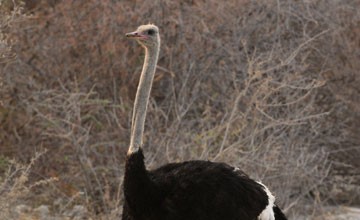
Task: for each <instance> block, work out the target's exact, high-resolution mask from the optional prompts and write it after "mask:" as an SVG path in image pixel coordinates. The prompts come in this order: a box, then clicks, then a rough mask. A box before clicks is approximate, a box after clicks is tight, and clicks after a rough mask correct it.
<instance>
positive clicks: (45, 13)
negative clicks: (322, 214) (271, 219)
mask: <svg viewBox="0 0 360 220" xmlns="http://www.w3.org/2000/svg"><path fill="white" fill-rule="evenodd" d="M31 2H36V1H31ZM357 6H358V5H357V2H356V1H350V0H348V1H343V2H341V3H340V2H338V1H335V0H332V1H325V0H319V1H312V2H303V1H295V0H281V1H265V0H257V1H255V0H254V1H249V0H243V1H236V0H229V1H216V0H211V1H200V0H199V1H196V0H194V1H167V0H157V1H150V0H149V1H111V0H104V1H96V0H90V1H85V0H67V1H39V2H38V3H37V4H35V5H32V6H31V7H30V6H29V8H27V13H25V14H17V15H16V16H14V17H12V20H11V21H8V20H7V22H6V25H2V29H3V31H4V32H3V33H4V34H5V35H4V37H3V39H4V40H5V42H6V43H4V44H2V45H6V48H7V50H8V51H11V53H9V54H16V56H15V57H14V56H7V58H6V61H7V62H2V63H1V64H0V65H1V71H0V79H1V80H2V82H1V83H0V97H1V103H0V104H1V105H0V138H1V139H0V151H1V153H2V154H4V155H6V156H8V157H15V158H17V159H19V160H23V161H28V160H30V158H31V157H32V156H33V155H34V152H36V151H39V150H42V149H47V150H48V152H47V153H46V155H44V156H43V157H41V158H40V161H39V163H38V165H37V166H36V167H35V168H34V169H35V171H34V172H36V173H37V174H38V175H32V178H33V179H34V180H37V179H39V178H40V179H41V178H44V177H53V176H56V177H58V178H59V179H60V180H59V182H58V184H57V186H56V188H55V187H54V188H52V189H48V190H47V191H46V195H47V196H46V199H45V200H46V201H48V202H51V201H53V200H54V199H55V198H57V197H61V198H63V200H64V201H66V202H68V201H71V202H73V197H75V196H76V198H77V199H78V200H76V201H75V202H80V203H86V204H88V205H89V206H93V207H96V208H97V210H98V211H99V212H106V213H109V212H110V209H114V207H118V206H119V203H121V187H120V186H119V185H121V184H119V182H120V180H121V176H122V172H123V169H122V168H123V167H122V164H123V159H124V156H125V151H126V150H127V147H128V140H129V137H128V135H129V127H130V119H131V118H130V115H131V109H132V100H133V98H134V96H135V91H136V86H137V81H138V78H139V74H140V71H141V67H142V62H143V60H142V58H143V51H142V48H140V47H139V46H138V45H136V44H135V43H133V42H129V41H127V40H126V39H125V38H124V37H123V36H124V33H126V32H128V31H132V30H133V29H134V28H135V27H137V26H138V25H140V24H143V23H148V22H151V23H155V24H156V25H158V26H159V28H160V30H161V38H162V47H161V54H160V60H159V64H158V69H157V75H156V76H155V81H154V88H153V91H152V98H151V101H150V106H149V111H148V118H147V122H146V123H147V124H146V129H145V131H146V134H145V151H146V154H147V157H146V158H147V163H148V165H149V167H152V168H155V167H158V166H159V165H161V164H164V163H167V162H173V161H184V160H188V159H207V160H214V161H226V162H228V163H231V164H233V165H234V166H239V167H242V169H244V170H245V171H246V172H248V173H251V175H252V176H253V177H254V178H261V179H262V180H263V181H264V182H265V183H267V184H268V185H270V186H271V188H272V189H273V190H274V191H276V192H277V193H276V195H277V197H278V199H279V201H280V203H281V205H282V206H284V207H285V209H286V210H287V211H288V213H293V214H294V215H296V213H297V212H298V210H300V209H296V207H301V204H302V202H303V201H306V200H307V199H308V198H309V197H312V196H314V195H315V197H316V198H315V200H313V201H315V203H316V204H320V205H321V204H322V203H321V202H323V201H327V200H328V199H329V198H330V197H331V193H330V190H331V189H328V188H327V187H328V186H329V185H332V184H334V183H335V182H334V180H333V179H332V178H331V177H328V174H329V167H330V165H331V164H332V161H329V160H328V155H329V153H330V155H334V156H332V158H333V159H334V161H336V162H337V161H341V162H344V160H343V159H341V160H339V158H342V157H337V156H336V155H339V151H341V152H345V153H343V154H341V155H345V156H346V155H347V152H356V151H357V152H358V148H355V147H356V146H358V145H359V143H360V141H359V139H358V136H356V134H357V133H358V127H359V126H358V122H357V121H358V120H357V121H356V119H358V118H359V114H358V113H359V99H358V98H359V93H358V87H357V86H356V85H357V84H356V83H357V82H358V80H359V76H358V72H357V71H356V69H358V68H357V66H358V65H359V64H358V63H357V62H356V61H357V60H358V59H357V58H358V54H357V52H356V51H358V48H359V45H358V37H357V36H359V35H358V34H357V33H359V23H360V19H359V14H358V9H357ZM25 15H26V16H25ZM334 15H336V16H334ZM4 48H5V47H4ZM10 57H11V58H10ZM338 87H341V88H343V87H346V89H341V90H340V91H339V89H338ZM329 146H331V147H329ZM345 146H346V147H347V148H348V149H350V148H351V149H352V150H353V151H348V150H346V149H343V147H345ZM334 149H335V150H336V155H335V154H331V153H332V151H333V150H334ZM352 156H353V161H356V160H357V158H358V154H357V156H356V155H355V154H352ZM345 161H346V160H345ZM346 163H347V165H350V166H358V164H356V163H355V162H352V161H346ZM337 170H344V166H343V164H342V165H341V164H338V169H337ZM348 170H349V169H348V168H347V169H345V171H346V172H345V173H347V171H348ZM351 175H352V177H353V175H356V174H354V173H352V174H351ZM357 175H358V174H357ZM329 183H331V184H329ZM79 192H84V194H83V196H80V198H78V195H79ZM319 192H320V194H321V196H318V195H319ZM60 195H61V196H60ZM294 207H295V208H294Z"/></svg>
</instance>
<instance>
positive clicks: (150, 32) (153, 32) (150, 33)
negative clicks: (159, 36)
mask: <svg viewBox="0 0 360 220" xmlns="http://www.w3.org/2000/svg"><path fill="white" fill-rule="evenodd" d="M147 33H148V35H153V34H155V31H154V30H152V29H150V30H148V32H147Z"/></svg>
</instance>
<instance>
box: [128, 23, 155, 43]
mask: <svg viewBox="0 0 360 220" xmlns="http://www.w3.org/2000/svg"><path fill="white" fill-rule="evenodd" d="M126 37H128V38H133V39H136V40H137V41H138V42H139V43H140V44H141V45H142V46H143V47H145V48H147V49H153V48H157V47H158V45H159V44H160V36H159V29H158V27H156V26H155V25H153V24H147V25H141V26H139V27H138V28H137V30H136V31H134V32H131V33H127V34H126Z"/></svg>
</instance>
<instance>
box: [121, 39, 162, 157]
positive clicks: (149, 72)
mask: <svg viewBox="0 0 360 220" xmlns="http://www.w3.org/2000/svg"><path fill="white" fill-rule="evenodd" d="M159 46H160V45H158V46H157V47H155V48H153V49H148V48H145V60H144V66H143V69H142V72H141V76H140V81H139V86H138V88H137V92H136V98H135V103H134V110H133V116H132V126H131V138H130V147H129V150H128V155H130V154H132V153H134V152H137V151H138V150H139V148H140V147H141V146H142V137H143V133H144V124H145V118H146V110H147V105H148V101H149V96H150V91H151V86H152V81H153V78H154V75H155V69H156V63H157V60H158V56H159V49H160V48H159Z"/></svg>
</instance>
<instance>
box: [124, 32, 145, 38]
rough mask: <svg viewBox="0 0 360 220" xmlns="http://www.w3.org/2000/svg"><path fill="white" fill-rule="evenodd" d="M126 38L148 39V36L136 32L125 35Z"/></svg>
mask: <svg viewBox="0 0 360 220" xmlns="http://www.w3.org/2000/svg"><path fill="white" fill-rule="evenodd" d="M125 36H126V37H128V38H148V36H146V35H143V34H140V33H138V32H137V31H134V32H130V33H127V34H125Z"/></svg>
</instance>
